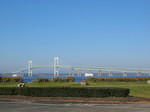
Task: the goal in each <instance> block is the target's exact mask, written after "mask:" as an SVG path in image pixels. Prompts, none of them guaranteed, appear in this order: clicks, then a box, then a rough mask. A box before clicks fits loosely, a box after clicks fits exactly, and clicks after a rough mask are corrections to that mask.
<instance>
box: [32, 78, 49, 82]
mask: <svg viewBox="0 0 150 112" xmlns="http://www.w3.org/2000/svg"><path fill="white" fill-rule="evenodd" d="M35 82H49V80H48V79H46V78H39V79H36V80H35Z"/></svg>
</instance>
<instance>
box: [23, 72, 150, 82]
mask: <svg viewBox="0 0 150 112" xmlns="http://www.w3.org/2000/svg"><path fill="white" fill-rule="evenodd" d="M69 76H71V75H68V74H60V76H59V78H65V77H69ZM72 77H74V78H75V81H76V82H81V81H83V80H85V79H87V78H89V77H85V76H84V74H81V75H80V76H79V75H78V74H74V76H72ZM93 77H94V78H137V77H139V78H145V77H150V74H148V73H143V74H137V73H128V74H127V75H126V76H124V75H123V74H121V73H114V74H112V76H110V75H109V73H103V74H102V75H101V76H100V75H98V74H94V76H93ZM37 78H47V79H52V78H54V76H53V75H33V76H32V77H29V76H27V75H24V76H23V80H24V82H32V81H33V80H35V79H37Z"/></svg>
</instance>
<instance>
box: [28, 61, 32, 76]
mask: <svg viewBox="0 0 150 112" xmlns="http://www.w3.org/2000/svg"><path fill="white" fill-rule="evenodd" d="M28 76H29V77H32V60H30V61H28Z"/></svg>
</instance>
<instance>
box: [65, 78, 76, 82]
mask: <svg viewBox="0 0 150 112" xmlns="http://www.w3.org/2000/svg"><path fill="white" fill-rule="evenodd" d="M64 80H65V82H74V81H75V78H74V77H66V78H65V79H64Z"/></svg>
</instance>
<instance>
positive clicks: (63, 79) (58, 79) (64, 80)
mask: <svg viewBox="0 0 150 112" xmlns="http://www.w3.org/2000/svg"><path fill="white" fill-rule="evenodd" d="M52 81H54V82H74V81H75V78H74V77H66V78H53V79H52Z"/></svg>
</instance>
